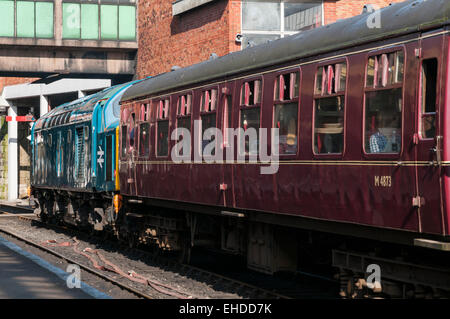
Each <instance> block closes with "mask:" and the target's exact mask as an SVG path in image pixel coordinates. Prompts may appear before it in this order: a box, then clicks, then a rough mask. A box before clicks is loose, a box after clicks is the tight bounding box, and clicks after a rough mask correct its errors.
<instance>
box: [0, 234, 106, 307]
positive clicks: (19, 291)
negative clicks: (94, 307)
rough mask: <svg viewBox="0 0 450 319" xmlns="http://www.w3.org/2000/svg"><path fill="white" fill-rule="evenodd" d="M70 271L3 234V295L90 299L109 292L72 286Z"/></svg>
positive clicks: (0, 296) (0, 286)
mask: <svg viewBox="0 0 450 319" xmlns="http://www.w3.org/2000/svg"><path fill="white" fill-rule="evenodd" d="M65 276H66V277H67V276H68V274H67V273H66V272H64V271H62V270H61V269H59V268H57V267H54V266H52V265H51V264H49V263H47V262H46V261H44V260H43V259H41V258H40V257H38V256H36V255H34V254H31V253H29V252H26V251H24V250H21V248H19V247H18V246H17V245H15V244H14V243H11V242H9V241H7V240H6V239H4V238H3V237H1V236H0V299H74V298H77V299H90V298H108V296H107V295H105V294H103V293H101V292H99V291H97V290H96V289H94V288H92V287H90V286H88V285H86V284H84V283H82V287H81V289H78V288H73V289H69V288H68V287H67V285H66V281H65V280H64V278H65Z"/></svg>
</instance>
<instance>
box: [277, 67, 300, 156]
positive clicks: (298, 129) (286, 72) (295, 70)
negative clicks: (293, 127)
mask: <svg viewBox="0 0 450 319" xmlns="http://www.w3.org/2000/svg"><path fill="white" fill-rule="evenodd" d="M296 72H298V73H299V79H298V92H297V93H298V95H297V97H294V98H293V99H291V100H286V99H284V100H276V99H275V85H277V81H278V78H279V77H280V76H281V75H285V74H291V73H296ZM274 76H275V77H274V79H273V99H272V103H273V104H272V121H271V123H272V124H271V125H272V128H275V106H276V105H280V104H291V103H294V102H297V132H296V133H297V150H296V152H295V154H278V156H280V157H283V158H284V159H291V158H292V159H294V158H297V157H298V156H299V154H300V123H301V122H300V117H301V116H300V107H301V91H302V89H301V83H302V68H301V67H295V68H291V69H286V70H282V71H278V72H276V73H275V74H274ZM270 146H271V147H272V141H270Z"/></svg>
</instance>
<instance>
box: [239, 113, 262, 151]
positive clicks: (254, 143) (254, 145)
mask: <svg viewBox="0 0 450 319" xmlns="http://www.w3.org/2000/svg"><path fill="white" fill-rule="evenodd" d="M240 127H241V128H243V129H244V132H247V130H248V129H250V128H253V129H254V130H255V132H256V140H255V139H252V138H249V137H245V141H244V145H245V154H248V155H257V154H258V150H259V127H260V108H259V107H255V108H251V109H242V110H241V125H240ZM249 136H250V137H251V134H249Z"/></svg>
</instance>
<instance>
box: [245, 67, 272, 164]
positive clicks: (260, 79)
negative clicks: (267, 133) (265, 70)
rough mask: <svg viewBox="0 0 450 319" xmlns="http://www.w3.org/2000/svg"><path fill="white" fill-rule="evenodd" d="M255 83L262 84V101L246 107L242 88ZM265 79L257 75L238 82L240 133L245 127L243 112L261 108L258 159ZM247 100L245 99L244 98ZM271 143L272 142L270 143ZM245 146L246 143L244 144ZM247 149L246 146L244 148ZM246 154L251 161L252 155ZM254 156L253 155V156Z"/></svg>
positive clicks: (246, 157)
mask: <svg viewBox="0 0 450 319" xmlns="http://www.w3.org/2000/svg"><path fill="white" fill-rule="evenodd" d="M253 81H260V82H261V86H260V91H261V96H260V100H259V102H258V103H255V104H252V105H246V104H241V100H242V86H243V85H245V83H248V82H253ZM264 82H265V81H264V77H263V76H262V75H257V76H251V77H248V78H245V79H242V80H241V81H239V82H238V97H237V98H238V101H237V102H238V111H239V117H238V127H237V128H238V129H239V132H240V131H241V130H240V129H241V128H242V129H243V127H242V126H241V119H242V110H252V109H258V108H259V127H258V132H257V134H258V153H257V154H256V156H257V157H259V156H260V153H259V148H260V136H259V129H260V128H262V122H263V121H262V120H263V119H262V115H263V113H262V108H263V105H264V101H263V99H264V94H263V93H264V85H265V83H264ZM244 99H245V98H244ZM239 140H240V136H239V137H238V143H237V144H238V147H239ZM269 143H270V142H269ZM244 144H245V143H244ZM244 147H245V146H244ZM244 154H245V159H246V160H247V159H249V157H250V154H249V153H247V152H246V150H245V149H244ZM252 156H253V154H252Z"/></svg>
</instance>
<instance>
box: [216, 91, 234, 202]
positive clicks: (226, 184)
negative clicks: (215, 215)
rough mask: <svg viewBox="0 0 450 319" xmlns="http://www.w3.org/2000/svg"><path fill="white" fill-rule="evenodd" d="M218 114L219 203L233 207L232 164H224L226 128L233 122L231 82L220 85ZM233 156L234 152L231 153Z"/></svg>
mask: <svg viewBox="0 0 450 319" xmlns="http://www.w3.org/2000/svg"><path fill="white" fill-rule="evenodd" d="M219 89H220V114H221V120H220V123H221V124H220V125H221V128H222V134H223V142H222V146H221V147H222V149H223V160H224V163H225V164H224V165H221V167H222V172H221V174H222V176H221V177H220V186H219V188H220V191H221V196H222V200H221V201H220V203H221V205H223V206H226V207H233V206H234V199H233V190H232V185H233V180H232V179H233V164H226V158H227V151H229V150H227V148H228V147H229V146H230V145H231V141H229V140H228V139H229V137H228V136H227V130H228V129H232V128H233V124H232V123H233V122H232V115H233V112H232V105H233V93H232V92H233V84H232V83H224V84H222V85H221V86H220V87H219ZM233 158H234V154H233Z"/></svg>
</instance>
